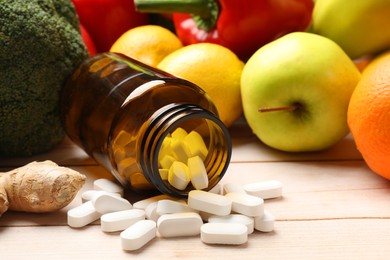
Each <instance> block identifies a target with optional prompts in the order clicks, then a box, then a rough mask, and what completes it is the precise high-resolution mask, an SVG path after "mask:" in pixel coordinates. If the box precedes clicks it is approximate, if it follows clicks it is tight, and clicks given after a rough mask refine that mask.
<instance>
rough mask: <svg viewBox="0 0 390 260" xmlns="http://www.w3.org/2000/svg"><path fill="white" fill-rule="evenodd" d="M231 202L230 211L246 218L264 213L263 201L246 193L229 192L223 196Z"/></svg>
mask: <svg viewBox="0 0 390 260" xmlns="http://www.w3.org/2000/svg"><path fill="white" fill-rule="evenodd" d="M225 197H227V198H229V199H230V200H231V201H232V211H234V212H236V213H241V214H243V215H246V216H250V217H256V216H262V215H263V213H264V200H263V199H262V198H259V197H256V196H252V195H249V194H246V193H237V192H231V193H228V194H226V195H225Z"/></svg>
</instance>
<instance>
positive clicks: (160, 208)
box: [156, 200, 196, 216]
mask: <svg viewBox="0 0 390 260" xmlns="http://www.w3.org/2000/svg"><path fill="white" fill-rule="evenodd" d="M156 212H157V214H159V215H160V216H161V215H164V214H172V213H180V212H196V210H195V209H192V208H190V207H188V205H187V204H185V203H184V202H181V201H174V200H159V201H158V202H157V208H156Z"/></svg>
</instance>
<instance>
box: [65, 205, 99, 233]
mask: <svg viewBox="0 0 390 260" xmlns="http://www.w3.org/2000/svg"><path fill="white" fill-rule="evenodd" d="M100 216H101V213H99V212H98V211H96V209H95V208H94V206H93V204H92V202H91V201H87V202H85V203H83V204H81V205H80V206H77V207H75V208H73V209H70V210H69V211H68V212H67V217H68V225H69V226H71V227H74V228H79V227H84V226H86V225H88V224H90V223H92V222H93V221H95V220H97V219H99V218H100Z"/></svg>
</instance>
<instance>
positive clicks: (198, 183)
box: [187, 156, 209, 190]
mask: <svg viewBox="0 0 390 260" xmlns="http://www.w3.org/2000/svg"><path fill="white" fill-rule="evenodd" d="M187 166H188V169H189V171H190V179H191V184H192V186H194V188H195V189H197V190H202V189H205V188H207V187H208V186H209V177H208V176H207V171H206V168H205V166H204V164H203V160H202V159H201V158H200V157H199V156H194V157H190V158H188V161H187Z"/></svg>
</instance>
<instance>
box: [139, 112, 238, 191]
mask: <svg viewBox="0 0 390 260" xmlns="http://www.w3.org/2000/svg"><path fill="white" fill-rule="evenodd" d="M177 128H183V129H185V130H186V131H187V132H188V133H190V132H191V131H196V132H198V133H199V134H200V135H201V136H202V137H203V138H204V140H205V144H206V146H207V148H208V153H207V156H206V158H205V159H204V165H205V168H206V171H207V175H208V179H209V185H208V187H207V188H206V190H209V189H211V188H212V187H214V186H215V185H216V184H217V183H218V182H219V181H220V180H221V178H222V177H223V175H224V174H225V172H226V170H227V168H228V165H229V163H230V158H231V152H232V148H231V139H230V134H229V131H228V129H227V128H226V126H225V125H224V124H223V123H222V121H221V120H220V119H219V118H218V117H217V116H216V115H215V114H213V113H211V112H210V111H208V110H206V109H204V108H202V107H199V106H197V105H192V104H172V105H169V106H166V107H164V108H162V109H160V110H159V111H157V112H156V113H155V114H154V115H153V116H152V117H151V119H150V121H149V122H147V123H146V124H145V127H144V129H145V130H144V131H143V133H144V134H143V136H142V141H141V142H140V157H139V162H140V165H141V167H142V171H143V173H144V175H145V178H146V179H147V180H148V181H149V182H150V183H152V184H153V185H154V186H155V187H156V188H157V189H158V190H159V191H160V192H162V193H165V194H170V195H173V196H177V197H186V196H187V195H188V192H189V191H190V190H193V189H194V187H192V185H191V184H189V185H188V187H187V188H185V189H183V190H182V189H177V188H175V187H173V186H172V185H170V183H169V182H168V181H167V180H163V178H162V177H161V174H160V171H159V170H160V168H161V167H160V165H159V154H160V149H161V147H162V144H163V141H164V140H165V138H166V137H168V136H169V135H170V133H172V132H173V131H174V130H175V129H177Z"/></svg>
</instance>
